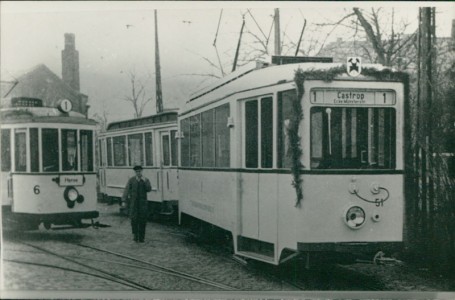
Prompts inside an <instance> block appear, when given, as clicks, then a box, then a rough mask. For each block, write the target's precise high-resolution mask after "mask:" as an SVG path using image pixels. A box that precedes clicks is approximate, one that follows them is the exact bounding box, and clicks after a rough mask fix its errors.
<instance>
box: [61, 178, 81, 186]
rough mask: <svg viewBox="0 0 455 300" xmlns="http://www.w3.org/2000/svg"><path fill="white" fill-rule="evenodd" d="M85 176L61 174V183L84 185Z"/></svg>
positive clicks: (64, 184)
mask: <svg viewBox="0 0 455 300" xmlns="http://www.w3.org/2000/svg"><path fill="white" fill-rule="evenodd" d="M83 184H84V178H83V177H82V175H60V178H59V185H60V186H68V185H83Z"/></svg>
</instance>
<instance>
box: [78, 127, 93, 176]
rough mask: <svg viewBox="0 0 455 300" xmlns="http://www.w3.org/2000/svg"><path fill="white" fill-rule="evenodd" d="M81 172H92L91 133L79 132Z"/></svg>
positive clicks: (87, 131)
mask: <svg viewBox="0 0 455 300" xmlns="http://www.w3.org/2000/svg"><path fill="white" fill-rule="evenodd" d="M81 171H93V132H92V131H90V130H81Z"/></svg>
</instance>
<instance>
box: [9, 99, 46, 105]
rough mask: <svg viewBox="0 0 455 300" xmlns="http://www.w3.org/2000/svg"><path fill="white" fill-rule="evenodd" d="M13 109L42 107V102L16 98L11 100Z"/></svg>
mask: <svg viewBox="0 0 455 300" xmlns="http://www.w3.org/2000/svg"><path fill="white" fill-rule="evenodd" d="M11 104H12V106H13V107H42V106H43V100H41V99H37V98H28V97H17V98H13V99H11Z"/></svg>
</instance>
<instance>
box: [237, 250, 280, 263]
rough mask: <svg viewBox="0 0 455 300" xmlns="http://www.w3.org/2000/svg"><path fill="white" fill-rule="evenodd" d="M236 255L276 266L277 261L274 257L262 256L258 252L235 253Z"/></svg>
mask: <svg viewBox="0 0 455 300" xmlns="http://www.w3.org/2000/svg"><path fill="white" fill-rule="evenodd" d="M235 254H236V255H239V256H243V257H246V258H251V259H255V260H260V261H263V262H266V263H270V264H276V262H275V259H274V258H273V257H270V256H267V255H262V254H259V253H256V252H250V251H237V252H236V253H235Z"/></svg>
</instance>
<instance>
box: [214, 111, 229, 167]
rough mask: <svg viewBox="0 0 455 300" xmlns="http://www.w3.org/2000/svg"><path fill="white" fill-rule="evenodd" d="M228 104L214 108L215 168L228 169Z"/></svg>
mask: <svg viewBox="0 0 455 300" xmlns="http://www.w3.org/2000/svg"><path fill="white" fill-rule="evenodd" d="M229 114H230V112H229V104H224V105H221V106H220V107H217V108H215V137H216V139H215V166H216V167H229V163H230V155H231V154H230V153H231V149H230V145H231V143H230V132H231V131H230V129H229V127H228V126H227V121H228V118H229Z"/></svg>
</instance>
